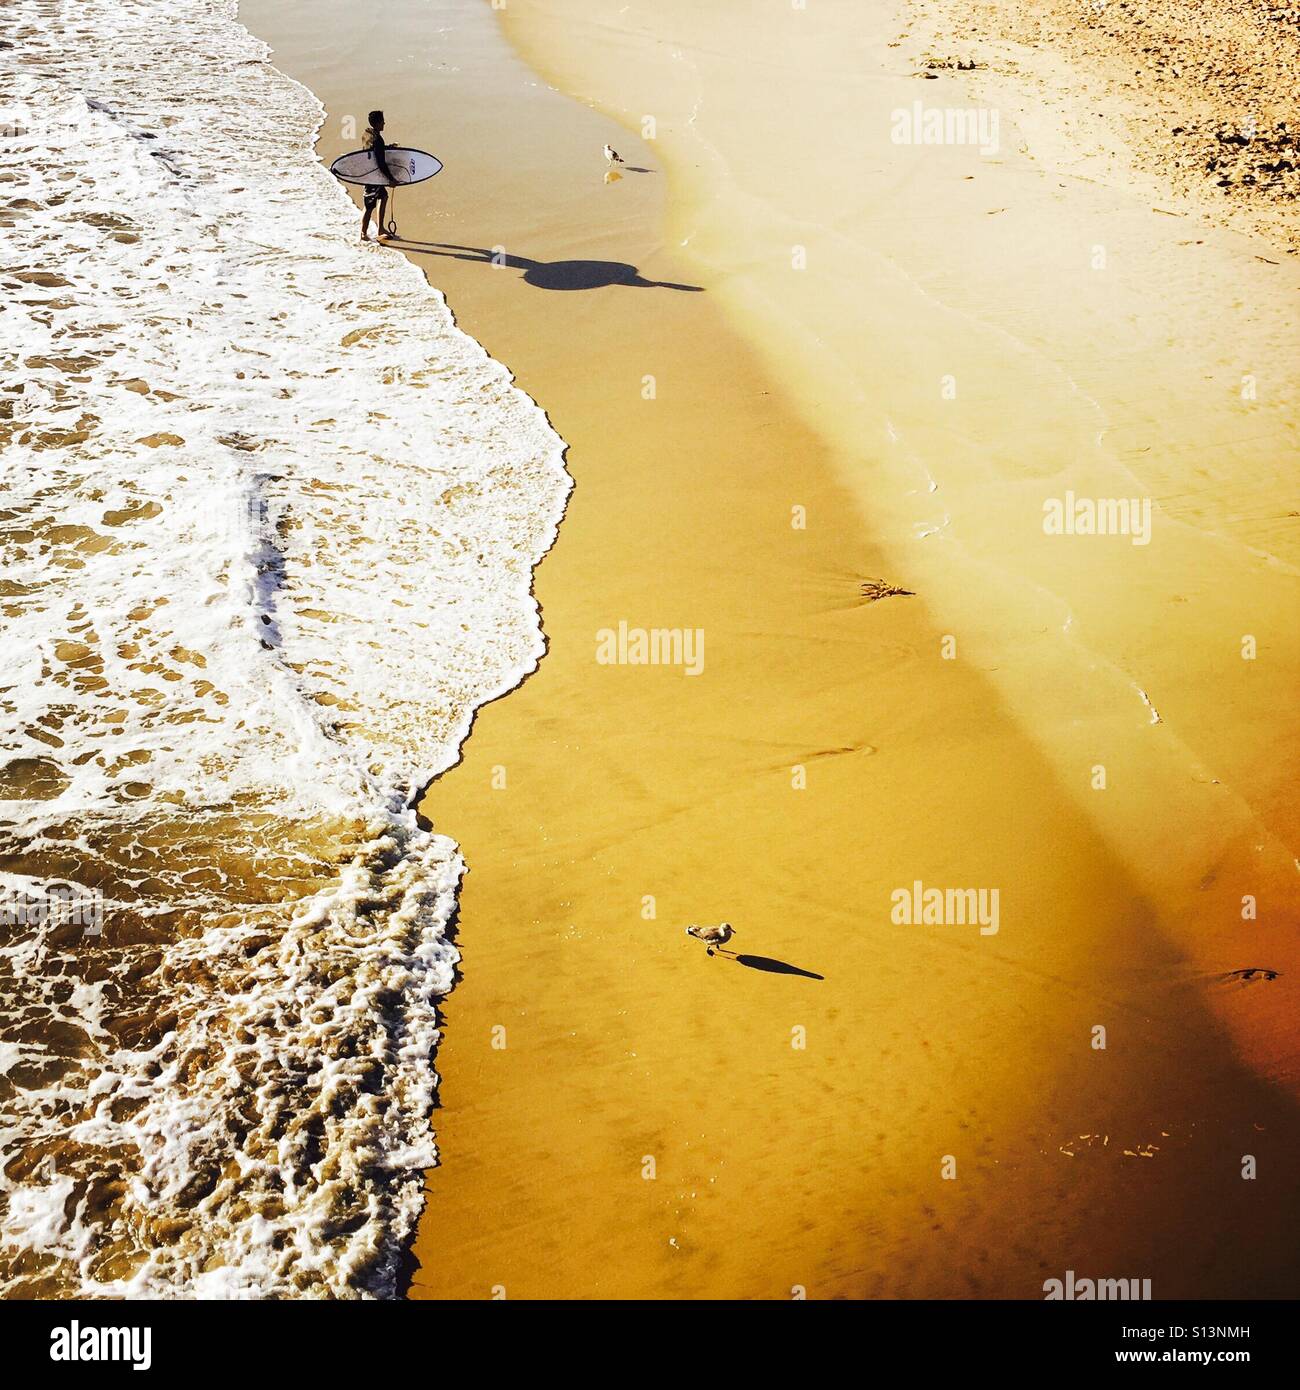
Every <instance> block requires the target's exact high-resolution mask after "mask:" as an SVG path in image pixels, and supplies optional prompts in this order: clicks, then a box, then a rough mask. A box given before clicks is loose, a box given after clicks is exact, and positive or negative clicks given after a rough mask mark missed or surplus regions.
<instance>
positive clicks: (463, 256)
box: [390, 237, 704, 294]
mask: <svg viewBox="0 0 1300 1390" xmlns="http://www.w3.org/2000/svg"><path fill="white" fill-rule="evenodd" d="M394 242H396V243H397V244H400V246H401V247H402V249H403V250H405V251H414V252H416V253H418V254H419V255H424V256H449V257H451V259H453V260H457V261H476V262H478V263H480V264H482V265H490V266H495V267H497V268H498V269H500V268H505V269H510V270H522V271H523V277H522V278H523V281H524V283H525V284H527V285H533V286H535V287H536V288H537V289H539V290H598V289H603V288H604V287H605V286H607V285H629V286H631V287H633V288H634V289H646V290H686V291H690V292H691V293H696V294H702V293H703V292H704V287H703V286H702V285H676V284H673V283H672V282H671V281H669V280H646V279H644V278H643V277H642V275H641V273H640V272H639V271H638V270H637V268H636V266H634V265H628V264H626V263H625V262H623V261H534V260H530V259H529V258H528V257H527V256H511V255H508V254H507V253H506V252H505V251H500V250H498V251H492V250H489V249H488V248H487V247H485V246H457V245H455V244H454V243H452V242H444V241H408V240H407V239H406V238H405V237H396V238H394ZM392 244H393V243H390V245H392Z"/></svg>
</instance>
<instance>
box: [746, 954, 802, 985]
mask: <svg viewBox="0 0 1300 1390" xmlns="http://www.w3.org/2000/svg"><path fill="white" fill-rule="evenodd" d="M731 959H732V960H734V961H735V962H736V964H737V965H745V966H748V967H749V969H750V970H765V971H766V972H767V973H768V974H769V975H802V976H803V978H804V979H805V980H824V979H825V978H826V976H825V975H819V974H817V972H816V971H815V970H801V969H800V968H799V967H798V966H797V965H791V964H790V962H789V961H785V960H773V959H772V957H771V956H745V955H737V956H732V957H731Z"/></svg>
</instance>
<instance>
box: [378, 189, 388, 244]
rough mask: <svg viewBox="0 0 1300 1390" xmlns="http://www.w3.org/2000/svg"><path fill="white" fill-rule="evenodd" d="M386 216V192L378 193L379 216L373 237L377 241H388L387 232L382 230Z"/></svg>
mask: <svg viewBox="0 0 1300 1390" xmlns="http://www.w3.org/2000/svg"><path fill="white" fill-rule="evenodd" d="M387 216H388V194H387V193H381V194H380V195H379V217H378V220H377V222H376V224H375V225H376V231H375V238H376V240H378V241H388V240H389V236H388V233H387V232H386V231H385V230H384V219H385V218H386V217H387Z"/></svg>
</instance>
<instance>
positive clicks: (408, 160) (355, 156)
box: [330, 145, 442, 187]
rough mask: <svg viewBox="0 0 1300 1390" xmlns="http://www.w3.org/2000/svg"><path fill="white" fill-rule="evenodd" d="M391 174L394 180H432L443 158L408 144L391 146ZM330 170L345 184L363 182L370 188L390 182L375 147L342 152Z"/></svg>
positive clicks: (389, 151) (402, 181)
mask: <svg viewBox="0 0 1300 1390" xmlns="http://www.w3.org/2000/svg"><path fill="white" fill-rule="evenodd" d="M387 155H388V158H387V164H388V173H389V175H390V177H391V179H392V181H393V182H394V183H399V184H402V185H406V184H408V183H423V182H424V181H425V179H431V178H432V177H433V176H434V175H435V174H436V173H437V172H438V171H439V169H441V168H442V160H440V159H435V158H434V156H433V155H431V154H429V153H428V151H427V150H411V149H407V148H406V146H404V145H389V146H388V151H387ZM330 173H331V174H333V175H334V177H335V178H336V179H341V180H342V181H343V182H344V183H359V184H364V185H367V186H370V187H373V186H374V185H375V184H382V183H387V182H388V180H387V179H385V178H384V176H383V175H382V174H381V173H380V172H379V169H378V167H377V166H376V164H375V152H374V150H353V151H352V152H351V154H341V155H339V157H338V158H337V159H336V160H335V161H334V163H333V164H331V165H330Z"/></svg>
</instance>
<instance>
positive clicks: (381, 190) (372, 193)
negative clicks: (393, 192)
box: [364, 183, 388, 208]
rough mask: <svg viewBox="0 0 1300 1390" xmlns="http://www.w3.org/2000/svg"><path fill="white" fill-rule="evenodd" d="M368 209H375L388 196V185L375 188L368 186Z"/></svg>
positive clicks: (366, 193)
mask: <svg viewBox="0 0 1300 1390" xmlns="http://www.w3.org/2000/svg"><path fill="white" fill-rule="evenodd" d="M364 196H365V201H366V207H368V208H373V207H374V206H375V204H376V203H377V202H379V200H380V199H381V198H386V197H387V196H388V186H387V184H382V183H381V184H376V185H374V186H373V187H371V186H367V188H366V191H365V195H364Z"/></svg>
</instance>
